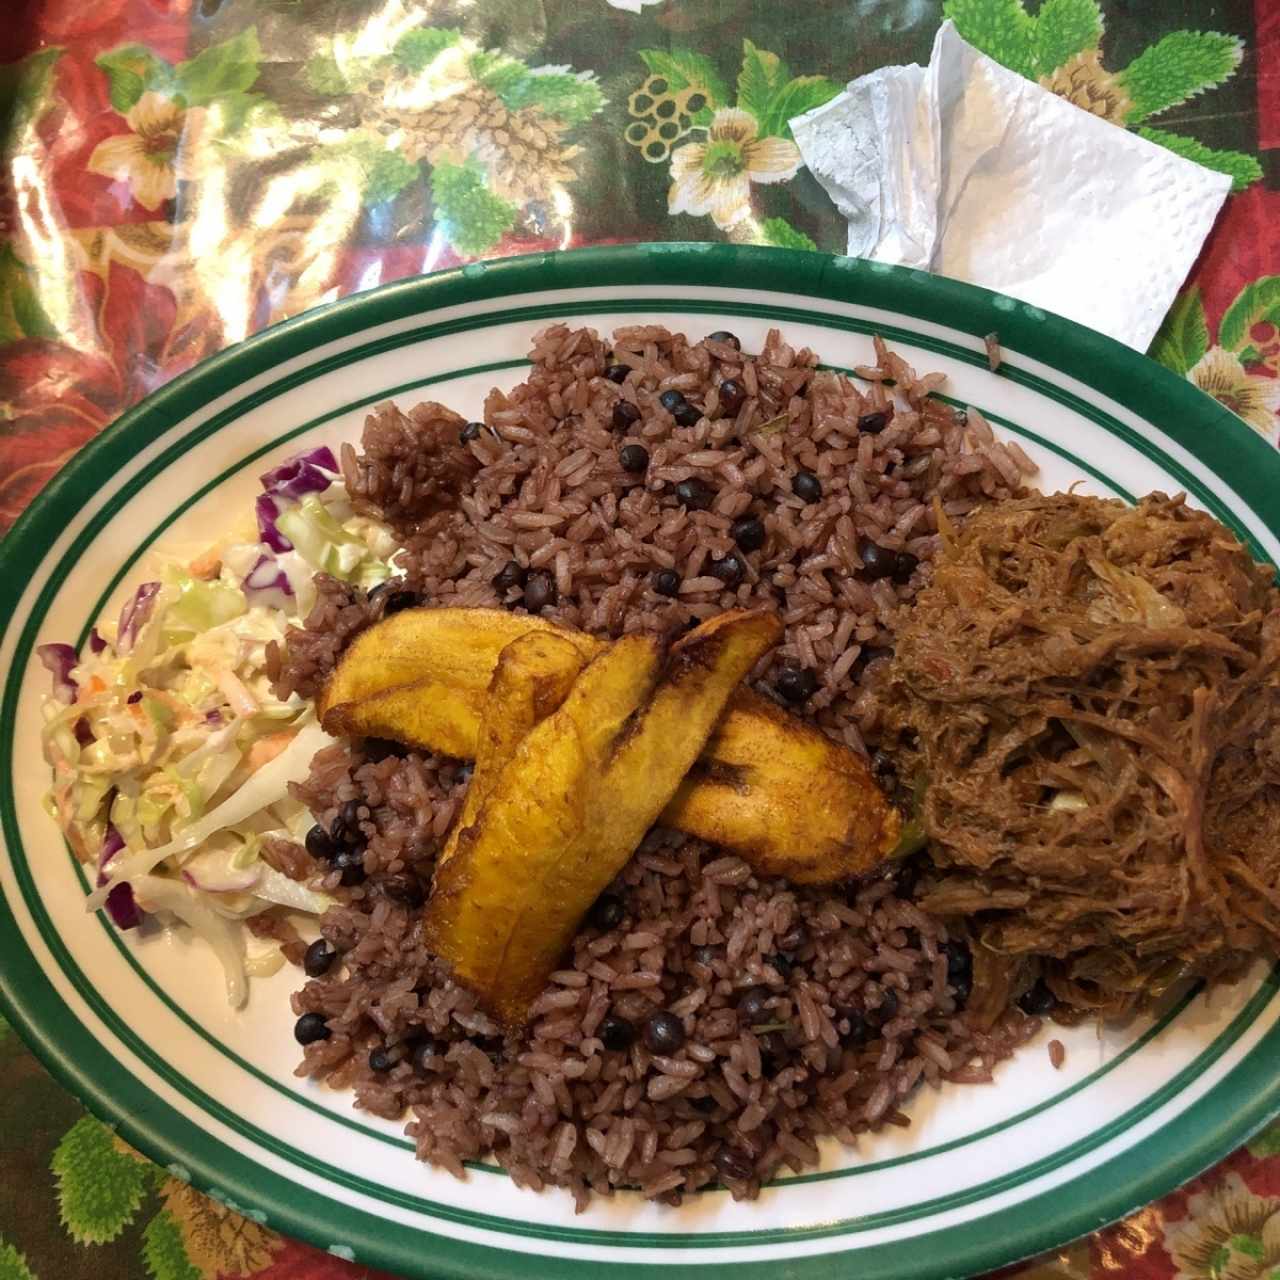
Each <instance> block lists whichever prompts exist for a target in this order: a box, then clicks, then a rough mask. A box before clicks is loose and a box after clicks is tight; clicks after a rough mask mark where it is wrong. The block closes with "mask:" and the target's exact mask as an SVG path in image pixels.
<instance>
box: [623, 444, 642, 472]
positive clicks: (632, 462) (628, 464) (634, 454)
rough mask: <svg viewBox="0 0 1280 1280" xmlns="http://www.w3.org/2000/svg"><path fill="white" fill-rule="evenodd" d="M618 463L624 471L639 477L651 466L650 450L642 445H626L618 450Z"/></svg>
mask: <svg viewBox="0 0 1280 1280" xmlns="http://www.w3.org/2000/svg"><path fill="white" fill-rule="evenodd" d="M618 461H619V462H620V463H621V464H622V469H623V471H630V472H632V473H633V474H634V475H639V474H640V472H642V471H644V470H646V469H647V468H648V466H649V450H648V449H646V448H645V447H644V445H642V444H624V445H623V446H622V448H621V449H619V450H618Z"/></svg>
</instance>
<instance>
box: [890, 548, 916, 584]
mask: <svg viewBox="0 0 1280 1280" xmlns="http://www.w3.org/2000/svg"><path fill="white" fill-rule="evenodd" d="M919 563H920V557H919V556H913V555H912V554H911V552H910V551H899V552H898V554H897V556H895V557H894V561H893V580H894V582H896V583H899V584H900V585H905V584H906V583H908V582H910V581H911V575H912V574H913V573H915V571H916V567H917V566H918V565H919Z"/></svg>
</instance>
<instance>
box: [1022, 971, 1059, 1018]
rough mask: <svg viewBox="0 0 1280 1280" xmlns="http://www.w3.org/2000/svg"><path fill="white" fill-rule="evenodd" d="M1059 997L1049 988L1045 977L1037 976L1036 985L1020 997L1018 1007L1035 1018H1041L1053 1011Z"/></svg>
mask: <svg viewBox="0 0 1280 1280" xmlns="http://www.w3.org/2000/svg"><path fill="white" fill-rule="evenodd" d="M1057 1003H1058V1000H1057V997H1056V996H1055V995H1054V994H1053V992H1052V991H1050V990H1049V987H1048V984H1047V983H1046V982H1045V980H1044V979H1043V978H1037V979H1036V981H1035V985H1034V986H1033V987H1031V988H1030V989H1029V990H1027V991H1024V992H1023V993H1022V994H1021V995H1020V996H1019V997H1018V1008H1019V1009H1021V1010H1022V1012H1023V1013H1029V1014H1030V1015H1031V1016H1032V1017H1033V1018H1041V1017H1043V1016H1044V1015H1045V1014H1046V1013H1052V1012H1053V1010H1054V1007H1055V1006H1056V1005H1057Z"/></svg>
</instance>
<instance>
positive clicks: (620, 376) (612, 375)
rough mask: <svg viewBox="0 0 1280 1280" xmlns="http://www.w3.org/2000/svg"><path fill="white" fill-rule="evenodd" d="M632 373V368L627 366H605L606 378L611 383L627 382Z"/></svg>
mask: <svg viewBox="0 0 1280 1280" xmlns="http://www.w3.org/2000/svg"><path fill="white" fill-rule="evenodd" d="M630 372H631V369H630V367H629V366H627V365H625V364H609V365H605V369H604V376H605V377H606V378H608V379H609V381H610V382H625V381H626V380H627V374H629V373H630Z"/></svg>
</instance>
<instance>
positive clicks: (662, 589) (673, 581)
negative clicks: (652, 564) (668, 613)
mask: <svg viewBox="0 0 1280 1280" xmlns="http://www.w3.org/2000/svg"><path fill="white" fill-rule="evenodd" d="M653 589H654V590H655V591H656V592H657V593H658V594H659V595H660V596H678V595H679V594H680V575H679V574H678V573H677V572H676V571H675V570H674V569H659V570H658V572H657V573H655V574H654V575H653Z"/></svg>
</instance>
